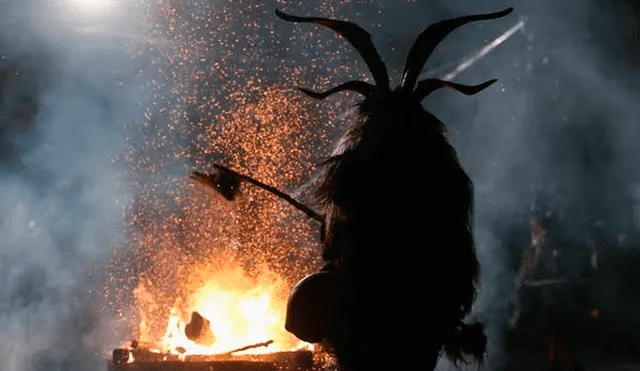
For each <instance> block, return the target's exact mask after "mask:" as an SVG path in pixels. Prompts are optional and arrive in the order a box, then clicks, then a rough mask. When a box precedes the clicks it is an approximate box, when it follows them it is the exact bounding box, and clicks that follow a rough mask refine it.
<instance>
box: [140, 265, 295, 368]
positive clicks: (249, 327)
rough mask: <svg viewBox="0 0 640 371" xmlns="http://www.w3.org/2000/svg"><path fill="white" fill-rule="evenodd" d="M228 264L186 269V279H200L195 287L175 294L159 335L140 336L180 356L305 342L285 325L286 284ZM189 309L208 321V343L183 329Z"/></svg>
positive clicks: (271, 349) (262, 349)
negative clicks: (210, 337)
mask: <svg viewBox="0 0 640 371" xmlns="http://www.w3.org/2000/svg"><path fill="white" fill-rule="evenodd" d="M222 261H224V260H222ZM227 265H228V266H227V267H222V268H220V267H212V266H210V265H208V264H203V265H202V266H201V267H190V271H191V272H192V273H191V277H192V278H191V279H189V280H187V282H185V283H186V284H189V283H191V282H193V281H196V282H197V281H200V285H197V286H195V289H192V290H184V291H186V292H187V294H186V295H185V296H184V297H179V298H177V300H176V303H175V304H174V307H173V308H171V310H170V312H169V318H168V323H167V328H166V332H165V335H164V336H163V337H162V339H159V340H156V341H151V342H150V341H149V340H152V339H149V338H148V337H147V338H145V339H143V340H144V341H145V342H150V343H152V344H155V345H156V347H157V348H158V349H159V350H160V349H161V350H162V352H163V353H171V354H181V355H213V354H221V353H227V352H230V351H233V350H235V349H238V348H241V347H244V346H247V345H252V344H258V343H263V342H267V341H269V340H273V343H272V344H271V345H269V346H266V347H259V348H253V349H249V350H245V351H243V352H242V353H244V354H260V353H269V352H276V351H286V350H292V349H299V348H300V347H301V346H304V344H303V343H301V342H300V341H299V340H298V339H296V338H295V337H294V336H293V335H291V334H289V333H288V332H287V331H286V330H285V329H284V320H285V311H286V300H287V295H288V291H289V287H288V285H287V284H286V283H285V282H284V281H283V280H281V279H279V277H277V275H275V274H274V273H272V272H270V271H268V270H266V269H262V270H260V272H261V273H259V274H258V275H257V276H250V275H249V274H247V273H246V272H245V271H244V270H243V269H242V268H241V267H239V266H237V265H235V264H234V263H233V261H228V263H227ZM194 277H195V279H194ZM189 281H191V282H189ZM189 291H190V292H189ZM145 293H146V290H145V286H144V283H141V284H140V285H139V286H138V289H137V290H136V296H139V297H141V298H143V297H144V295H145ZM140 309H141V310H142V312H143V313H142V318H141V323H140V328H141V330H143V331H144V326H146V323H147V321H146V318H145V317H146V316H145V313H144V309H145V306H141V307H140ZM193 311H196V312H198V313H200V314H201V315H202V316H203V317H204V318H206V319H207V320H209V321H210V326H211V331H212V332H213V336H214V341H213V344H211V345H209V346H207V345H202V344H197V343H196V342H194V341H192V340H190V339H189V338H187V336H186V334H185V327H186V325H187V322H188V321H189V318H190V315H191V313H192V312H193ZM141 335H142V336H143V338H144V337H145V336H144V334H141Z"/></svg>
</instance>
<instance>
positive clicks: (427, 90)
mask: <svg viewBox="0 0 640 371" xmlns="http://www.w3.org/2000/svg"><path fill="white" fill-rule="evenodd" d="M496 81H498V80H497V79H493V80H489V81H486V82H483V83H482V84H479V85H462V84H456V83H454V82H451V81H444V80H439V79H425V80H422V81H420V82H419V83H418V86H417V87H416V90H414V92H413V95H414V97H416V98H417V99H418V101H422V100H423V99H424V98H426V97H427V96H429V94H431V93H433V92H434V91H436V90H438V89H442V88H451V89H454V90H456V91H459V92H460V93H462V94H466V95H474V94H477V93H479V92H481V91H482V90H484V89H486V88H488V87H489V86H491V85H493V83H495V82H496Z"/></svg>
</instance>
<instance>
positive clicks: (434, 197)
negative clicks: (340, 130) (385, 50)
mask: <svg viewBox="0 0 640 371" xmlns="http://www.w3.org/2000/svg"><path fill="white" fill-rule="evenodd" d="M510 12H511V9H507V10H505V11H502V12H498V13H491V14H481V15H472V16H467V17H460V18H456V19H451V20H445V21H442V22H440V23H437V24H434V25H431V26H429V27H428V28H427V29H426V30H425V31H424V32H423V33H421V34H420V35H419V36H418V38H417V40H416V42H415V43H414V45H413V47H412V48H411V50H410V52H409V56H408V58H407V62H406V63H405V69H404V72H403V78H402V83H401V85H400V86H398V87H397V88H395V89H393V90H392V89H391V88H390V87H389V80H388V75H387V71H386V67H385V66H384V63H383V62H382V60H381V59H380V57H379V55H378V54H377V51H376V50H375V48H374V47H373V45H372V43H371V39H370V35H369V34H368V33H367V32H366V31H364V30H363V29H362V28H360V27H359V26H357V25H355V24H353V23H350V22H345V21H338V20H332V19H326V18H312V17H297V16H292V15H288V14H285V13H282V12H280V11H276V13H277V15H278V16H279V17H280V18H282V19H284V20H287V21H291V22H306V23H315V24H319V25H323V26H326V27H328V28H331V29H333V30H334V31H336V32H338V33H339V34H340V35H341V36H343V37H344V38H345V39H347V41H349V42H350V43H351V44H352V45H353V46H354V47H355V48H356V49H357V51H358V52H359V53H360V54H361V56H362V57H363V58H364V60H365V62H366V63H367V65H368V66H369V69H370V70H371V73H372V74H373V77H374V80H375V82H376V85H371V84H368V83H365V82H361V81H350V82H347V83H344V84H342V85H339V86H338V87H336V88H333V89H330V90H328V91H326V92H323V93H317V92H311V91H309V90H306V89H301V90H302V91H303V92H304V93H305V94H307V95H309V96H311V97H313V98H316V99H324V98H326V97H327V96H330V95H331V94H334V93H337V92H340V91H345V90H352V91H356V92H358V93H360V94H362V95H364V99H363V100H362V101H361V102H360V103H359V104H358V114H357V115H356V117H355V118H354V119H353V120H352V122H351V123H350V124H349V127H348V128H347V130H346V132H345V134H344V135H343V136H342V138H341V139H340V141H339V143H338V145H337V147H336V149H335V151H334V153H333V154H332V155H331V156H330V157H329V158H328V159H327V160H326V161H324V162H323V164H322V165H323V174H322V178H321V181H320V184H319V186H318V188H317V190H316V193H315V196H316V201H317V202H318V204H319V205H320V206H321V207H322V209H323V215H325V222H324V236H325V238H324V241H323V244H324V246H323V258H324V259H325V260H327V261H333V262H337V263H338V265H339V267H340V269H339V271H340V274H341V276H342V277H343V281H342V282H343V286H342V287H341V288H340V290H341V308H342V309H341V312H342V313H343V315H342V316H341V319H340V320H339V321H338V322H337V323H336V324H335V325H334V327H335V329H334V330H332V334H333V335H332V337H331V339H326V340H327V341H328V342H329V343H330V344H331V349H332V351H333V352H334V354H335V355H336V358H337V360H338V362H339V364H340V366H341V367H342V368H343V369H344V370H354V371H360V370H371V369H376V368H396V366H397V364H396V362H397V361H398V358H399V357H400V358H402V357H405V355H404V354H405V353H407V352H408V353H409V354H415V355H416V356H417V355H418V354H420V355H425V356H424V357H422V359H421V360H420V366H417V367H420V368H433V367H435V364H436V362H437V360H438V357H439V355H440V353H441V351H443V350H444V352H445V353H446V355H447V356H448V358H449V359H450V360H452V361H453V362H454V363H456V364H458V363H463V362H466V361H467V360H468V358H470V359H472V360H474V361H478V362H479V361H481V360H482V359H483V356H484V353H485V348H486V337H485V335H484V329H483V326H482V324H479V323H473V324H467V323H465V322H463V319H464V318H465V317H466V316H467V315H468V314H469V312H470V311H471V307H472V305H473V302H474V300H475V297H476V283H477V279H478V274H479V267H478V261H477V258H476V252H475V245H474V240H473V228H472V215H473V184H472V182H471V180H470V179H469V177H468V175H467V174H466V172H465V171H464V169H463V168H462V166H461V165H460V162H459V160H458V157H457V154H456V151H455V149H454V148H453V147H452V146H451V144H450V143H449V141H448V140H447V138H446V136H445V125H444V124H443V123H442V122H441V121H440V120H438V119H437V118H436V117H435V116H434V115H432V114H431V113H429V112H428V111H426V110H425V109H424V108H423V107H422V104H421V101H422V100H423V99H424V98H425V97H426V96H428V95H429V94H431V93H432V92H433V91H435V90H437V89H440V88H444V87H448V88H452V89H455V90H457V91H460V92H462V93H464V94H467V95H472V94H476V93H478V92H479V91H481V90H483V89H485V88H486V87H488V86H489V85H491V84H493V83H494V82H495V81H496V80H490V81H487V82H485V83H483V84H480V85H476V86H466V85H460V84H455V83H452V82H448V81H442V80H437V79H426V80H422V81H419V82H418V81H417V79H418V76H419V73H420V70H421V69H422V67H423V65H424V64H425V62H426V60H427V59H428V57H429V55H430V54H431V53H432V52H433V50H434V49H435V47H436V46H437V45H438V43H439V42H440V41H441V40H442V39H443V38H445V37H446V36H447V35H448V34H449V33H451V32H452V31H453V30H455V29H456V28H457V27H459V26H461V25H464V24H466V23H469V22H473V21H478V20H485V19H495V18H499V17H503V16H505V15H507V14H509V13H510ZM425 301H426V302H427V303H428V306H427V307H424V306H423V303H424V302H425ZM415 332H417V333H418V336H419V337H420V338H421V339H422V341H418V342H416V341H415V340H410V341H408V339H406V334H407V333H415ZM410 357H411V356H410ZM414 367H416V366H415V365H414Z"/></svg>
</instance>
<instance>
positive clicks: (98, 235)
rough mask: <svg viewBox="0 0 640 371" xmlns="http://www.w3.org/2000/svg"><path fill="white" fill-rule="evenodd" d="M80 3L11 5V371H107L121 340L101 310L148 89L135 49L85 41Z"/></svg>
mask: <svg viewBox="0 0 640 371" xmlns="http://www.w3.org/2000/svg"><path fill="white" fill-rule="evenodd" d="M73 3H74V2H65V1H61V2H57V3H55V2H35V1H3V2H2V3H1V5H0V8H1V9H2V10H1V11H0V55H1V57H0V69H1V71H2V72H1V74H2V77H1V80H0V84H1V85H2V86H1V88H0V89H1V90H0V118H1V119H0V120H1V122H0V141H1V142H2V157H1V159H0V194H1V195H2V196H0V200H1V201H0V236H1V237H0V282H2V285H0V286H1V287H0V359H1V360H2V361H1V362H0V363H1V364H2V367H1V368H2V369H3V370H7V371H26V370H82V369H102V368H103V367H104V366H105V365H104V358H103V354H101V352H102V351H103V349H102V348H101V347H102V346H103V345H104V344H107V343H113V342H114V340H115V339H107V338H105V337H106V336H108V334H109V333H111V332H112V331H111V332H110V331H105V330H106V329H107V328H108V327H106V326H107V325H108V322H109V320H110V319H109V318H105V317H102V316H101V317H98V316H96V306H95V305H96V303H97V299H98V296H97V293H98V292H99V289H100V286H101V285H102V283H103V276H102V275H103V271H104V265H105V263H106V262H107V261H108V258H109V257H110V255H111V254H112V253H113V251H114V249H115V248H116V247H117V246H119V244H120V243H121V241H120V235H119V233H117V231H118V228H119V227H120V225H121V223H122V222H123V215H124V207H125V206H126V204H127V202H128V198H129V195H128V194H127V192H126V177H125V172H124V168H123V166H122V165H121V164H120V162H119V161H118V156H121V155H122V153H123V148H122V147H123V143H124V140H123V128H124V126H125V125H132V124H134V123H135V121H136V119H137V118H138V117H140V114H141V113H140V112H139V110H140V107H139V104H140V103H142V102H141V100H142V95H141V91H142V90H141V89H140V88H141V86H142V85H141V83H140V81H139V80H140V79H141V77H137V75H136V73H137V72H138V71H134V70H133V67H135V66H134V65H133V63H132V56H131V55H130V53H129V52H128V51H127V50H126V48H124V47H123V46H122V45H121V44H122V43H123V40H121V39H118V38H114V37H111V36H110V37H104V36H101V35H99V34H98V33H95V32H94V33H91V34H89V33H87V32H84V31H82V29H81V28H82V27H84V26H85V25H84V24H83V23H84V22H85V21H86V19H83V18H82V16H83V14H82V13H80V12H79V10H78V9H75V8H73V7H70V6H72V5H73ZM84 16H86V14H85V15H84ZM111 20H113V19H111ZM93 26H96V23H95V22H94V23H93ZM98 26H104V27H105V29H109V27H111V28H113V26H114V25H112V24H111V25H109V24H105V25H98ZM117 29H118V30H123V29H124V28H123V27H120V28H117ZM125 41H126V40H125ZM101 326H105V327H101Z"/></svg>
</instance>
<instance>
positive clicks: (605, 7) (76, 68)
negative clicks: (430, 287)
mask: <svg viewBox="0 0 640 371" xmlns="http://www.w3.org/2000/svg"><path fill="white" fill-rule="evenodd" d="M87 1H89V0H87ZM94 3H97V2H94ZM109 3H113V4H115V5H113V6H114V8H111V9H109V8H108V6H109ZM185 3H187V2H185ZM189 3H190V2H189ZM196 3H197V2H194V4H195V5H197V4H196ZM293 3H296V4H289V5H290V6H288V7H286V6H282V8H284V9H285V10H289V11H291V12H294V13H297V14H302V13H305V12H306V13H309V14H311V13H312V8H313V7H314V6H316V5H317V6H318V7H322V4H325V3H329V2H324V1H316V2H313V4H310V3H309V2H307V3H306V7H305V8H302V7H301V5H300V4H297V3H298V2H297V1H294V2H293ZM331 3H335V4H338V3H340V2H331ZM372 3H373V5H375V6H371V5H372ZM52 4H53V5H52ZM70 4H73V2H72V1H63V0H60V1H59V2H38V1H18V0H15V1H10V0H4V1H1V2H0V7H1V8H2V11H1V12H0V13H1V14H0V94H1V95H0V120H1V121H0V144H1V145H2V147H1V148H0V191H1V194H2V198H1V200H2V201H1V202H0V207H2V213H1V214H0V215H1V216H0V221H1V224H0V236H2V238H0V277H1V279H2V281H1V282H2V283H3V284H2V287H0V334H1V335H0V359H2V360H3V362H4V363H5V365H6V366H5V367H4V369H6V370H11V371H14V370H16V371H23V370H36V369H46V370H55V369H60V370H76V369H78V370H80V369H87V368H99V367H103V364H102V362H103V354H102V353H101V352H102V351H103V350H105V349H104V347H106V346H108V345H110V346H113V345H114V344H115V343H117V342H118V341H120V340H122V339H117V338H109V335H106V334H112V333H113V332H114V331H113V329H112V328H111V327H113V326H114V323H115V322H114V321H113V319H112V318H109V317H107V316H105V315H104V314H100V316H99V319H98V318H96V310H95V303H96V301H97V300H98V296H99V294H97V292H98V288H99V287H100V285H101V284H102V281H103V279H104V277H103V275H102V273H103V271H104V265H105V264H106V262H107V261H108V259H109V257H110V256H111V254H112V253H113V251H114V250H115V249H116V248H117V247H118V246H119V245H120V243H121V241H120V236H122V235H121V234H120V233H119V226H120V224H121V223H122V222H123V221H124V218H125V208H126V206H127V204H128V201H129V199H130V198H132V197H135V194H131V193H130V191H129V189H128V188H127V176H126V169H125V167H124V165H123V164H122V163H121V162H120V161H119V160H118V158H119V156H121V155H122V154H123V152H124V151H125V149H124V148H123V145H124V143H125V141H124V138H123V137H124V136H125V131H124V129H123V128H124V127H125V126H126V125H134V124H135V123H136V122H137V120H138V119H139V118H140V117H141V115H142V112H141V111H142V107H143V106H144V104H142V100H143V99H145V94H144V86H145V85H144V81H145V79H146V78H148V77H149V76H146V75H145V74H144V73H142V72H141V70H144V68H143V67H145V63H146V60H145V59H144V58H141V57H140V56H137V57H135V58H134V56H132V53H131V49H130V48H127V47H126V46H131V44H145V45H147V44H148V45H154V46H160V47H163V46H166V44H167V41H166V40H162V39H156V38H152V37H148V36H146V35H145V34H144V33H142V32H141V30H140V28H141V27H142V26H141V25H142V23H143V21H142V20H141V19H140V18H141V13H142V6H141V5H140V4H138V3H135V2H118V1H115V0H114V1H112V2H108V1H107V2H104V4H106V5H104V6H105V7H107V8H101V9H98V8H95V7H85V8H83V9H82V11H79V10H78V9H74V8H69V6H70ZM190 4H191V3H190ZM194 4H192V5H194ZM195 5H194V9H193V10H189V12H191V11H193V12H195V13H197V11H198V9H197V8H198V6H195ZM185 6H186V5H185ZM272 6H275V1H274V2H269V6H265V7H263V8H264V9H266V10H264V12H265V13H264V14H263V15H264V19H267V20H268V21H266V22H268V23H269V24H271V23H273V22H274V19H272V16H271V14H272V13H271V12H272ZM509 6H513V7H515V9H516V10H515V12H514V14H513V15H512V16H511V17H510V18H506V19H501V20H499V21H487V22H482V23H478V24H475V25H469V26H466V27H465V28H462V29H460V30H459V31H456V33H455V34H453V35H451V36H450V37H449V38H447V40H445V42H444V43H443V44H442V45H441V46H440V47H439V48H438V50H437V51H436V54H435V55H434V56H433V57H432V59H431V60H430V61H429V65H428V66H427V67H426V68H425V70H438V68H439V67H441V68H440V70H444V72H451V71H450V70H447V69H446V68H444V67H443V66H445V65H449V64H450V62H451V61H458V60H460V58H462V57H464V56H467V55H469V54H470V53H473V52H476V51H478V50H479V49H480V48H481V47H482V46H484V45H485V44H486V43H487V42H489V41H491V40H493V39H495V38H496V37H498V36H499V35H501V34H502V33H503V32H505V31H506V30H507V29H509V28H510V27H512V26H514V25H515V24H516V23H517V22H518V21H520V17H521V16H524V17H526V18H527V23H526V25H525V27H524V29H523V30H522V32H517V33H516V34H514V35H513V36H511V38H510V39H509V40H507V41H505V42H504V43H503V44H502V45H500V46H499V47H498V48H497V49H496V50H494V51H492V52H491V53H489V54H488V55H486V56H485V57H483V58H482V59H481V60H479V61H477V62H476V63H475V64H474V65H473V66H472V67H471V68H468V69H467V70H465V71H464V72H463V73H461V74H460V75H459V76H457V77H456V81H458V82H462V83H478V82H482V81H486V80H487V79H490V78H498V79H499V81H498V83H497V84H496V85H494V86H493V87H492V88H490V89H488V90H486V91H484V92H482V93H481V94H479V95H478V96H476V97H471V98H470V97H465V96H461V95H460V94H457V93H453V92H447V91H443V92H441V93H438V94H437V95H434V97H433V99H431V100H430V101H428V102H427V103H426V105H427V107H428V108H429V109H431V110H432V111H433V112H434V113H435V114H436V115H437V116H439V117H440V118H441V119H442V120H443V122H445V124H447V125H448V127H449V130H450V132H451V134H452V138H453V140H454V142H455V145H456V148H457V149H458V151H459V154H460V156H461V159H462V162H463V163H464V166H465V167H466V169H467V170H468V171H469V173H470V175H471V177H472V179H473V181H474V182H475V185H476V198H477V204H476V239H477V242H478V251H479V257H480V261H481V264H482V289H481V292H480V297H479V299H478V303H477V308H476V314H477V316H479V317H481V318H482V319H483V320H485V321H486V322H487V324H488V326H489V330H490V333H489V335H490V356H491V357H492V358H494V359H497V360H498V361H499V359H500V357H499V356H500V353H501V349H502V346H503V344H502V333H503V331H504V327H505V325H504V322H505V320H506V316H507V311H506V307H507V305H508V300H509V298H510V297H511V290H512V281H513V276H514V270H515V267H514V265H513V260H514V256H515V257H516V259H517V255H519V249H520V248H521V247H520V245H518V243H520V244H524V243H526V242H527V241H526V240H527V236H526V233H527V231H526V230H522V229H523V228H522V226H523V224H525V226H526V217H527V215H526V214H527V211H528V208H529V206H530V203H531V199H532V196H533V195H532V194H533V193H534V192H535V191H538V190H541V191H545V192H547V193H551V194H552V195H553V196H554V199H555V200H556V206H557V210H558V213H560V214H562V215H563V218H562V221H563V229H565V230H566V231H567V234H569V235H572V236H578V237H576V238H579V236H581V235H583V234H584V232H586V230H587V226H588V222H587V221H585V219H586V217H588V218H589V219H591V220H598V221H600V223H601V224H602V225H604V227H605V228H604V232H603V233H602V235H603V238H605V239H606V241H615V242H617V241H618V240H622V237H624V236H623V235H625V234H626V235H627V240H626V241H627V242H629V241H633V237H634V236H632V235H630V231H632V230H633V228H635V227H636V226H634V225H630V221H631V220H632V219H631V216H632V214H633V210H631V209H630V206H631V205H632V202H631V194H630V192H631V187H632V185H633V182H634V181H635V180H636V179H637V178H638V176H639V175H640V174H638V172H639V170H638V169H639V167H638V166H637V160H636V158H638V155H639V154H640V153H638V149H637V146H636V145H635V143H634V140H635V138H636V137H637V134H638V132H637V131H638V129H637V128H636V118H637V117H638V114H639V113H640V112H638V110H640V108H639V107H640V106H639V105H637V104H634V102H637V101H638V98H639V97H638V91H636V90H634V88H633V83H634V82H635V81H637V74H635V73H634V72H633V71H632V69H631V67H630V66H629V65H628V63H626V62H627V61H628V60H627V56H629V58H631V53H630V52H629V50H628V49H629V48H630V47H631V46H630V45H627V44H626V43H627V41H626V40H630V38H631V35H628V34H626V32H627V31H626V30H628V28H625V27H622V26H620V27H611V25H624V24H627V23H631V22H630V16H629V14H631V12H629V11H626V10H625V9H623V8H622V6H621V5H617V6H616V7H614V6H613V5H610V4H608V3H607V4H605V2H602V1H600V2H596V1H594V0H591V1H579V0H573V1H562V2H551V1H538V2H530V1H529V2H526V1H523V0H518V1H515V0H514V1H511V2H508V1H499V0H491V1H485V2H483V4H482V6H479V5H478V6H470V5H469V2H468V1H463V0H454V1H449V0H448V1H446V3H445V2H444V1H438V2H434V1H428V2H427V1H422V2H415V1H407V2H397V1H386V2H383V1H375V2H370V1H352V2H348V3H345V4H339V5H336V6H335V8H332V11H333V12H334V13H335V14H336V15H337V14H339V15H340V17H341V18H347V19H350V20H353V21H356V22H359V23H361V24H362V25H363V26H365V27H366V28H368V29H371V30H372V34H373V39H374V42H375V43H376V44H377V45H378V46H379V47H380V51H381V53H382V54H383V58H384V59H385V60H386V61H387V63H388V65H389V67H390V69H391V70H392V71H391V72H392V73H391V76H392V79H395V81H397V79H398V77H399V69H401V67H402V63H403V62H404V57H405V56H406V52H407V51H408V47H409V46H410V44H411V42H412V41H413V39H414V37H415V36H416V34H417V33H418V32H419V31H421V30H422V29H423V28H424V26H425V25H427V24H430V23H433V22H435V21H438V20H441V19H444V18H448V17H453V16H458V15H463V14H469V13H476V12H489V11H496V10H501V9H503V8H506V7H509ZM247 9H248V8H247ZM247 9H245V10H246V11H248V10H247ZM260 9H262V8H260ZM322 9H324V8H322ZM256 12H257V11H256ZM185 13H187V11H186V10H185ZM324 13H326V12H324ZM251 14H253V13H251ZM256 14H257V13H256ZM194 18H195V17H194ZM263 21H264V20H262V19H261V22H263ZM376 25H380V27H374V26H376ZM244 26H245V25H243V24H240V23H237V24H234V27H238V28H242V27H244ZM185 29H186V28H185ZM177 32H180V31H177ZM238 32H239V33H243V32H240V31H238ZM260 32H261V34H260V35H261V37H264V39H265V40H268V41H269V40H270V41H271V42H273V39H274V38H275V37H276V36H273V33H271V32H273V29H272V28H265V29H261V31H260ZM292 33H297V34H298V35H299V34H300V32H298V31H293V26H290V25H283V24H278V25H277V27H276V28H275V34H276V35H279V34H282V35H283V36H282V38H283V39H284V38H286V35H288V34H292ZM192 37H193V38H194V39H195V36H192ZM318 40H319V41H322V42H319V41H318ZM285 41H286V40H285ZM311 41H313V42H311ZM316 41H317V42H316ZM338 41H340V40H335V37H334V35H333V34H332V33H331V32H313V33H306V34H305V36H304V37H301V38H300V41H299V42H298V43H297V44H296V45H292V46H291V48H290V49H287V50H286V52H285V48H283V47H282V46H281V45H280V46H273V45H272V47H273V48H274V50H273V53H272V52H271V51H261V53H260V55H264V56H265V57H266V56H272V57H273V58H275V59H276V62H277V60H279V59H282V58H285V59H288V61H287V63H290V64H292V65H296V66H304V65H305V64H308V65H309V67H308V69H307V70H306V71H305V74H306V75H305V82H307V81H310V82H318V81H321V79H323V78H325V80H326V79H329V80H335V81H343V80H342V79H343V77H346V76H347V75H348V77H351V78H353V77H356V75H357V73H355V72H354V71H353V70H354V69H357V70H358V71H357V72H363V71H365V69H364V65H363V63H361V61H360V60H359V58H358V56H357V55H356V54H355V53H353V52H352V50H351V49H349V48H348V47H345V49H344V52H343V53H340V54H339V55H338V54H337V53H335V52H334V49H333V48H332V47H333V46H334V45H337V44H338V43H337V42H338ZM340 42H341V41H340ZM275 44H277V43H275ZM257 45H260V44H257ZM238 48H240V47H238ZM323 48H326V49H328V50H322V49H323ZM203 49H204V47H203ZM212 49H214V50H215V48H212ZM230 49H231V50H233V49H232V48H230ZM301 51H304V54H305V59H303V58H302V57H301V54H302V53H301ZM318 51H322V54H324V56H323V55H321V54H320V53H318ZM203 53H204V52H203ZM237 53H238V54H239V53H240V52H237ZM245 53H246V52H245ZM329 54H331V55H332V56H333V57H332V59H328V60H327V61H325V60H323V59H322V58H323V57H325V56H327V55H329ZM310 55H317V56H318V59H317V60H316V59H314V60H313V63H309V60H308V59H309V58H310V57H309V56H310ZM336 55H338V56H337V57H336ZM291 58H300V60H295V61H291ZM325 62H327V63H325ZM229 63H242V61H241V60H240V59H236V60H235V61H232V62H229ZM343 65H346V66H348V68H346V69H345V70H339V69H338V67H342V66H343ZM353 66H356V67H357V68H354V67H353ZM453 67H455V64H454V65H453ZM453 67H452V68H451V70H453ZM185 68H186V67H185ZM325 68H326V70H325ZM268 71H270V70H268ZM323 71H326V72H323ZM143 72H144V71H143ZM188 72H189V71H186V72H185V75H189V73H188ZM245 73H246V71H245ZM265 74H266V73H265ZM274 75H275V74H271V75H270V76H268V77H269V78H270V79H276V77H275V76H274ZM228 80H229V81H230V80H231V77H229V78H227V80H225V81H223V83H225V82H226V83H229V81H228ZM181 83H183V84H186V85H188V84H193V82H189V81H182V82H181ZM287 83H291V85H293V81H291V82H287ZM229 84H230V83H229ZM341 103H342V102H341ZM323 104H324V105H323V106H321V107H324V108H326V107H329V104H331V103H323ZM339 131H340V128H339V127H337V128H336V133H335V134H336V135H337V134H338V132H339ZM594 138H595V139H594ZM323 148H324V147H323ZM301 189H304V187H303V188H301ZM512 235H515V236H518V237H520V240H517V239H516V240H513V239H512V238H511V236H512ZM522 236H524V237H522ZM124 237H126V236H124Z"/></svg>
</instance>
